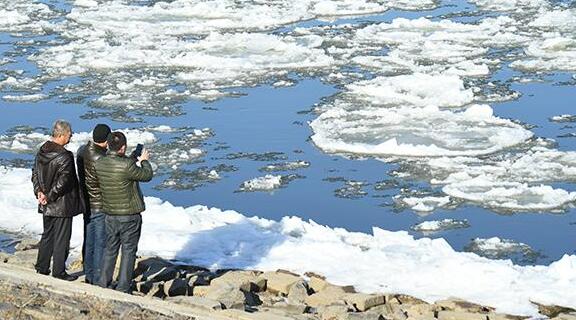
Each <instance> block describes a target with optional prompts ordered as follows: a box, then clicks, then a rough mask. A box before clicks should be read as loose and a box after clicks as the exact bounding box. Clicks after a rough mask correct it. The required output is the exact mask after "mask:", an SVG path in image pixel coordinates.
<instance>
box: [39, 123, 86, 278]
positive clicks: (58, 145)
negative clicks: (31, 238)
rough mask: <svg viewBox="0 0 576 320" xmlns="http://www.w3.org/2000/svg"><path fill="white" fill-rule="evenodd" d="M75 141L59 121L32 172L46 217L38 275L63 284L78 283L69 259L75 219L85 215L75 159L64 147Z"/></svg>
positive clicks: (68, 130) (64, 125)
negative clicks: (68, 282) (69, 270)
mask: <svg viewBox="0 0 576 320" xmlns="http://www.w3.org/2000/svg"><path fill="white" fill-rule="evenodd" d="M70 138H72V128H71V127H70V124H69V123H68V122H66V121H64V120H57V121H56V122H55V123H54V126H53V128H52V139H51V141H47V142H46V143H44V144H43V145H42V146H41V147H40V150H39V151H38V154H37V155H36V159H35V163H34V169H32V184H33V185H34V194H35V195H36V198H37V199H38V212H39V213H42V214H43V223H44V231H43V233H42V239H41V240H40V243H39V248H38V259H37V261H36V266H35V267H36V271H37V272H38V273H41V274H45V275H47V274H49V273H50V259H52V276H54V277H56V278H60V279H63V280H68V281H72V280H76V278H77V277H75V276H72V275H69V274H68V273H66V259H67V258H68V251H69V247H70V237H71V236H72V217H74V216H75V215H77V214H79V213H81V212H82V211H83V208H82V204H81V200H80V192H79V189H78V179H77V178H76V168H75V167H74V156H73V155H72V152H70V151H68V150H66V149H64V146H65V145H66V144H68V142H70Z"/></svg>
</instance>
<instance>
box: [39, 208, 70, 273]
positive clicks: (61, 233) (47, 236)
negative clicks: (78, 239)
mask: <svg viewBox="0 0 576 320" xmlns="http://www.w3.org/2000/svg"><path fill="white" fill-rule="evenodd" d="M43 222H44V231H43V232H42V239H40V243H39V245H38V259H37V260H36V270H37V271H38V272H39V273H43V274H48V273H49V272H50V259H52V275H53V276H56V277H58V276H61V275H63V274H64V273H65V272H66V259H68V250H69V249H70V237H71V236H72V218H57V217H47V216H44V218H43Z"/></svg>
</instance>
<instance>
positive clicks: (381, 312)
mask: <svg viewBox="0 0 576 320" xmlns="http://www.w3.org/2000/svg"><path fill="white" fill-rule="evenodd" d="M365 313H366V314H370V315H373V316H377V317H383V318H385V319H393V320H406V319H408V315H407V314H406V312H405V311H404V310H402V308H401V305H399V304H392V303H386V304H382V305H379V306H375V307H373V308H371V309H369V310H368V311H366V312H365Z"/></svg>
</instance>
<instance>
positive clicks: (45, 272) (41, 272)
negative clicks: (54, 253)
mask: <svg viewBox="0 0 576 320" xmlns="http://www.w3.org/2000/svg"><path fill="white" fill-rule="evenodd" d="M36 273H39V274H43V275H45V276H47V275H49V274H50V270H47V271H43V270H36Z"/></svg>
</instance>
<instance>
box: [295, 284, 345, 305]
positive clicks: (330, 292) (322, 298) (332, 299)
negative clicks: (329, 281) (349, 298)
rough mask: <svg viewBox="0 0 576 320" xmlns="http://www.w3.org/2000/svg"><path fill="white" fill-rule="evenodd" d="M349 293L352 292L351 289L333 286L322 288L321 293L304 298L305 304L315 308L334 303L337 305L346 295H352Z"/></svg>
mask: <svg viewBox="0 0 576 320" xmlns="http://www.w3.org/2000/svg"><path fill="white" fill-rule="evenodd" d="M349 291H353V287H349V286H346V287H339V286H334V285H329V286H327V287H326V288H324V289H323V290H322V291H320V292H318V293H314V294H313V295H311V296H308V297H306V300H305V302H306V304H307V305H309V306H311V307H314V308H317V307H320V306H327V305H331V304H334V303H337V302H338V301H342V300H343V298H344V296H345V295H346V294H348V293H354V292H349Z"/></svg>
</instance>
